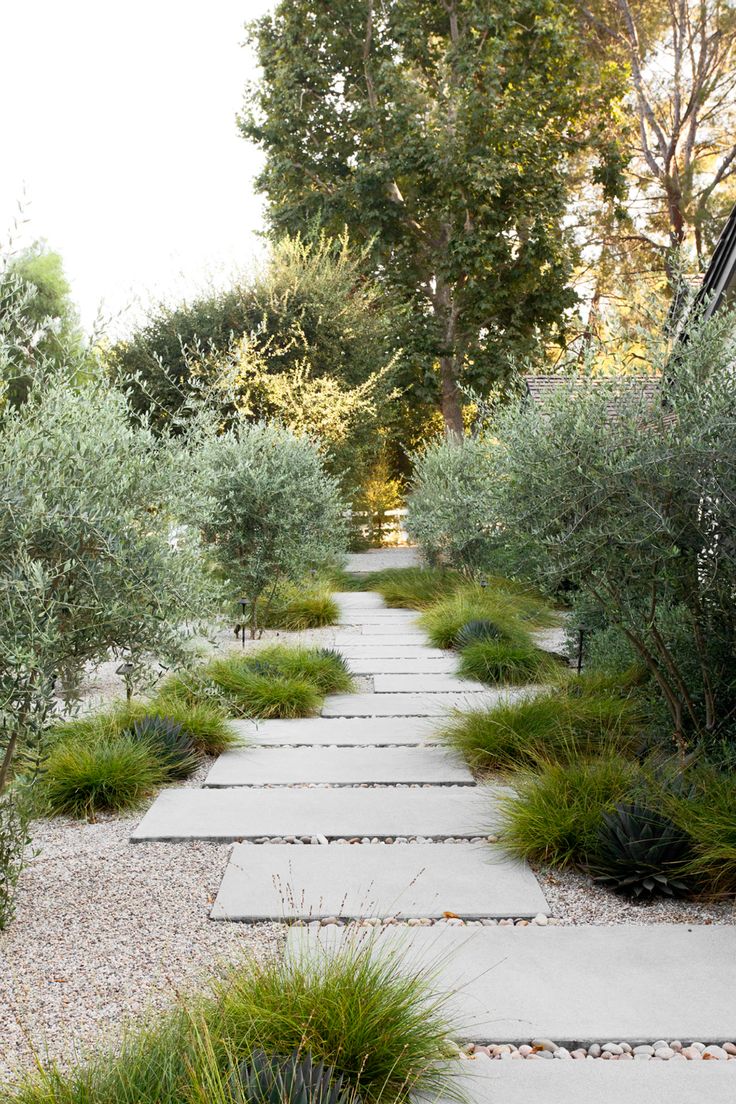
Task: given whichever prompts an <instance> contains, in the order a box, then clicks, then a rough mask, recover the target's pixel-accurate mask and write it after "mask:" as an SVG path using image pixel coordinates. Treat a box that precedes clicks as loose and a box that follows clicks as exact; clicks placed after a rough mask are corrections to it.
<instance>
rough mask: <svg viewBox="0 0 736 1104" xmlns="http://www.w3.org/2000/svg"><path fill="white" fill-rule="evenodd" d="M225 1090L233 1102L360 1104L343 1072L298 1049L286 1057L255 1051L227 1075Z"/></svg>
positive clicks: (247, 1103) (245, 1103) (262, 1103)
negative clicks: (339, 1072)
mask: <svg viewBox="0 0 736 1104" xmlns="http://www.w3.org/2000/svg"><path fill="white" fill-rule="evenodd" d="M228 1089H229V1090H230V1093H231V1095H232V1099H233V1101H234V1102H236V1104H359V1100H358V1097H357V1096H356V1094H355V1093H354V1091H353V1090H352V1089H351V1088H350V1087H349V1086H348V1085H346V1084H345V1079H344V1076H343V1075H341V1074H340V1075H338V1074H336V1073H335V1070H334V1068H333V1067H332V1066H326V1065H325V1064H324V1062H318V1063H315V1062H314V1061H313V1059H312V1056H311V1054H309V1053H300V1052H299V1051H298V1050H294V1051H293V1052H292V1054H290V1055H289V1056H288V1057H284V1056H283V1055H269V1054H266V1052H265V1051H263V1050H254V1051H253V1052H252V1054H251V1055H250V1056H249V1057H248V1058H247V1059H245V1060H244V1061H243V1062H240V1063H239V1065H237V1066H236V1067H235V1069H234V1070H233V1072H232V1073H231V1074H230V1077H229V1079H228Z"/></svg>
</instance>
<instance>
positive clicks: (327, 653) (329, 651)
mask: <svg viewBox="0 0 736 1104" xmlns="http://www.w3.org/2000/svg"><path fill="white" fill-rule="evenodd" d="M317 655H318V656H319V657H320V659H328V660H329V661H330V662H331V663H334V664H335V665H336V666H339V667H340V668H341V669H342V670H343V671H344V672H345V674H346V675H349V674H350V665H349V663H348V661H347V660H346V658H345V656H344V655H343V654H342V652H338V650H337V648H318V649H317Z"/></svg>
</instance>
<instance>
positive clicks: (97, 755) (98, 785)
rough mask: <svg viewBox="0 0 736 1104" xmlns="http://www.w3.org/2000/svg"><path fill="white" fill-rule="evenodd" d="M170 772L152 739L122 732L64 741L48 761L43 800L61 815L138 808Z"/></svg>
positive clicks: (87, 814)
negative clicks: (150, 741) (144, 738)
mask: <svg viewBox="0 0 736 1104" xmlns="http://www.w3.org/2000/svg"><path fill="white" fill-rule="evenodd" d="M167 774H168V772H167V769H166V765H165V763H164V762H162V761H161V760H160V759H159V758H158V756H157V755H156V751H155V749H154V747H153V746H152V745H151V744H150V743H149V742H148V741H147V740H140V739H137V738H136V737H134V736H132V735H125V734H121V733H118V734H114V735H99V734H98V735H97V736H95V737H93V738H90V737H89V736H87V737H84V738H80V737H77V738H74V739H64V740H61V741H60V742H58V743H57V744H56V746H55V747H54V748H53V749H52V751H51V754H50V755H49V757H48V759H47V761H46V764H45V769H44V774H43V778H42V782H41V800H42V802H43V804H44V805H45V806H46V808H47V810H48V812H50V813H52V814H54V815H56V816H64V815H66V816H73V817H79V818H88V819H93V818H94V817H95V816H96V815H97V814H98V813H108V812H112V813H119V812H123V811H125V810H126V809H133V808H135V807H136V806H137V805H139V804H140V803H141V801H142V800H143V799H144V798H145V797H147V796H148V795H149V794H150V793H151V792H152V791H153V790H155V789H156V788H157V787H158V786H161V785H163V783H164V782H165V781H166V780H167Z"/></svg>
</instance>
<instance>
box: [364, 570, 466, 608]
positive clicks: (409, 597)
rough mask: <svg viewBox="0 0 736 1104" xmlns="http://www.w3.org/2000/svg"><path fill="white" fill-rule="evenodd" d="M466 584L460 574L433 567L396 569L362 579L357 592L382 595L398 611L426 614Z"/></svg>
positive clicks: (372, 573)
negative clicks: (414, 611) (441, 600)
mask: <svg viewBox="0 0 736 1104" xmlns="http://www.w3.org/2000/svg"><path fill="white" fill-rule="evenodd" d="M353 578H357V577H356V576H353ZM463 582H464V580H463V577H462V575H460V574H459V573H458V572H457V571H448V570H444V569H441V568H433V567H394V568H386V569H385V570H384V571H374V572H371V574H370V575H365V576H361V577H360V579H359V585H358V586H357V587H356V589H360V590H376V591H378V593H379V594H380V595H381V597H382V598H383V600H384V602H385V603H386V605H387V606H391V607H392V608H395V609H413V610H423V609H426V608H427V606H430V605H432V603H433V602H437V601H439V600H440V599H441V598H446V597H447V596H448V595H449V594H452V593H454V591H456V590H457V589H458V587H460V586H462V585H463ZM346 589H347V587H346Z"/></svg>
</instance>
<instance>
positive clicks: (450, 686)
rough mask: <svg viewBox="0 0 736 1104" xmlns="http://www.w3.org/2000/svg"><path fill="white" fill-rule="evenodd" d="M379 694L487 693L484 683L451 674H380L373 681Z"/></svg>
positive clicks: (374, 687)
mask: <svg viewBox="0 0 736 1104" xmlns="http://www.w3.org/2000/svg"><path fill="white" fill-rule="evenodd" d="M373 689H374V690H375V692H376V693H377V694H413V693H419V694H452V693H456V694H470V693H477V692H478V691H479V690H480V691H483V692H485V691H487V690H488V687H487V686H486V685H484V683H482V682H474V681H473V680H472V679H461V678H458V677H457V675H450V674H439V673H438V674H435V673H432V674H410V675H409V674H398V673H397V674H388V675H387V674H380V675H376V677H375V678H374V680H373Z"/></svg>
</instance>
